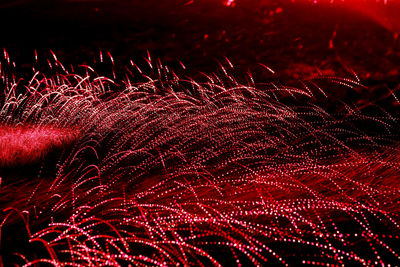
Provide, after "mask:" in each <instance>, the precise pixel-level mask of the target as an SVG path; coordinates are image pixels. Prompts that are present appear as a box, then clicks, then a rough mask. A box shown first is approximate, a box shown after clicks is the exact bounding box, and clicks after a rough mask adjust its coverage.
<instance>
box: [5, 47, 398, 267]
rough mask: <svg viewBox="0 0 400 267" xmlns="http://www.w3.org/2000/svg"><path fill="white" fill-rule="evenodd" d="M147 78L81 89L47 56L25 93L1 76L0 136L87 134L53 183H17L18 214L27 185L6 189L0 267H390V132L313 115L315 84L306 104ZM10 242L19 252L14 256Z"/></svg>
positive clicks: (393, 224) (226, 87)
mask: <svg viewBox="0 0 400 267" xmlns="http://www.w3.org/2000/svg"><path fill="white" fill-rule="evenodd" d="M6 56H7V58H8V54H6ZM101 56H102V57H103V55H101ZM102 59H103V58H102ZM104 60H105V59H104ZM110 60H112V57H111V55H110ZM147 63H148V64H149V67H150V70H152V71H153V74H150V75H145V74H141V73H142V70H141V69H139V68H138V67H137V65H136V64H132V72H133V71H136V73H138V75H140V76H139V77H137V78H127V79H125V80H121V81H118V82H116V81H112V80H110V79H108V78H106V77H98V76H96V75H95V73H94V72H93V69H92V68H91V67H89V66H86V67H84V69H86V71H87V75H86V76H80V75H78V74H75V73H73V72H72V71H67V70H66V68H64V67H61V66H62V65H61V63H60V62H59V61H58V60H57V58H56V57H54V61H50V60H49V66H51V68H52V69H53V70H54V69H59V72H57V73H56V74H53V75H52V76H51V77H50V78H48V77H46V76H44V75H43V74H41V73H36V74H35V75H34V77H33V78H32V79H31V80H30V81H28V82H26V83H25V85H24V88H25V90H23V93H18V91H19V89H18V88H19V87H18V86H17V84H16V83H14V81H15V80H16V79H15V76H14V77H13V76H11V79H10V77H8V76H7V75H6V74H5V73H6V72H2V74H3V77H2V78H3V80H4V81H7V86H5V87H4V96H3V99H2V101H3V102H2V107H1V111H0V120H1V121H2V122H3V124H7V125H14V124H17V123H18V124H20V125H24V124H29V125H56V126H57V127H58V128H66V129H70V128H74V129H79V131H80V135H79V137H78V139H77V140H76V141H75V143H74V145H73V147H72V148H68V151H67V153H64V154H63V155H62V156H61V157H60V159H59V161H58V164H57V170H56V172H55V173H54V174H52V175H50V176H46V177H37V178H35V179H32V180H31V181H29V182H28V183H26V185H24V186H23V188H22V189H23V190H22V192H20V193H19V197H18V199H15V198H11V196H12V194H11V193H10V192H11V191H13V190H16V187H17V186H18V187H19V189H21V185H20V184H18V183H16V182H15V183H13V182H12V181H7V182H8V184H7V183H6V184H5V185H4V186H2V187H1V189H0V190H1V192H2V193H1V195H2V199H1V203H2V209H3V210H2V212H1V215H0V216H1V217H0V218H1V230H2V233H1V237H2V240H1V242H2V243H1V245H2V247H4V246H7V245H8V246H9V247H8V250H4V251H5V252H2V255H1V256H2V260H3V262H5V263H10V262H13V263H17V264H25V265H26V266H31V265H35V264H38V263H48V264H51V265H56V266H57V265H66V266H69V265H71V266H88V265H112V266H124V265H126V264H128V263H130V264H135V265H139V266H148V265H157V266H172V265H203V266H208V265H215V266H218V265H238V266H247V265H256V266H262V265H266V264H281V265H284V266H285V265H292V264H293V265H298V264H310V265H320V266H341V265H347V264H349V265H350V264H358V265H363V266H370V265H384V264H387V265H389V264H393V265H395V264H396V263H398V262H399V260H400V255H399V254H400V250H399V249H398V248H399V246H398V244H399V243H400V242H399V241H400V240H399V238H400V237H399V236H400V232H399V230H400V229H399V227H400V225H399V224H400V217H399V208H398V207H399V197H400V192H399V190H400V184H399V181H400V180H399V179H400V172H399V167H400V166H399V164H400V163H399V161H398V159H399V157H400V151H399V150H398V147H397V146H396V135H395V134H393V133H392V132H393V131H395V129H396V127H398V125H397V119H396V118H394V117H393V116H391V115H390V114H388V113H384V112H382V113H381V114H375V115H374V116H372V115H369V116H367V114H364V113H363V111H362V110H357V109H356V108H351V107H350V106H346V105H344V109H343V110H344V111H343V110H341V111H340V112H339V111H338V112H337V113H336V114H330V113H328V112H326V111H324V110H323V108H321V107H320V106H318V105H316V102H315V101H313V99H314V100H315V98H316V97H317V95H319V96H322V97H324V95H326V96H327V97H328V99H329V92H324V94H321V91H320V90H319V89H317V83H316V82H315V81H312V82H310V87H305V88H304V89H301V88H292V87H285V86H277V85H275V84H272V83H271V84H256V83H254V82H253V81H252V82H250V83H240V82H239V81H237V80H236V79H235V78H234V77H233V76H232V75H230V74H229V72H230V68H231V65H230V64H228V65H229V66H228V67H226V68H225V69H224V71H223V72H224V74H223V75H220V76H218V75H210V76H207V77H206V81H203V82H196V81H193V80H190V79H181V78H179V77H178V75H176V74H175V73H174V72H173V71H171V70H170V69H168V67H165V66H163V65H162V64H161V63H159V62H158V63H155V62H153V61H152V59H151V58H150V56H149V58H148V60H147ZM112 64H114V61H113V60H112ZM113 70H114V67H113ZM113 75H115V73H114V74H113ZM135 79H136V80H135ZM143 80H145V81H143ZM250 80H252V79H250ZM329 80H330V81H332V83H331V86H335V88H341V89H342V90H343V89H344V88H346V89H347V90H351V87H352V86H354V87H356V86H361V85H360V84H359V81H357V80H352V79H344V78H343V79H341V78H337V77H331V78H329ZM136 81H138V82H136ZM19 84H20V86H21V84H22V83H21V82H20V83H19ZM117 84H119V85H117ZM312 84H314V85H315V86H314V88H315V91H313V89H310V88H311V87H312ZM318 88H319V87H318ZM288 99H290V101H289V100H288ZM285 103H286V104H285ZM287 103H290V104H287ZM362 123H369V124H371V125H374V127H375V128H374V129H375V130H376V131H375V132H376V133H375V134H373V133H367V132H365V131H364V130H361V128H360V127H358V125H359V124H361V125H362ZM4 179H6V177H5V178H4ZM21 179H23V178H21ZM21 222H22V223H21ZM20 225H24V227H19V228H16V227H17V226H20ZM13 227H14V228H13ZM7 229H14V230H13V232H10V231H11V230H7ZM15 235H19V236H23V235H25V236H26V240H27V241H26V243H22V242H20V243H18V245H16V246H15V247H13V246H12V241H10V240H12V238H15ZM5 242H10V243H9V244H5ZM24 247H26V248H27V249H25V250H24V249H23V248H24ZM7 253H9V254H7Z"/></svg>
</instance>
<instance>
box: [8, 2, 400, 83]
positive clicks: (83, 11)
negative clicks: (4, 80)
mask: <svg viewBox="0 0 400 267" xmlns="http://www.w3.org/2000/svg"><path fill="white" fill-rule="evenodd" d="M266 2H267V1H263V3H261V1H258V0H242V1H240V0H237V2H236V6H235V7H227V6H225V5H223V3H222V0H197V1H194V2H191V1H188V0H166V1H155V0H146V1H132V0H131V1H128V0H115V1H111V0H103V1H100V0H91V1H90V0H86V1H85V0H81V1H79V0H76V1H67V0H52V1H48V0H39V1H38V0H36V1H33V0H32V1H30V0H25V1H24V0H21V1H15V0H14V1H2V2H1V4H0V21H1V24H0V25H2V27H1V37H0V47H2V48H6V49H7V51H8V52H9V54H10V56H11V59H12V60H15V62H16V66H17V72H18V71H19V73H27V72H26V71H25V70H30V68H31V65H32V63H33V62H34V51H35V49H36V50H37V53H38V55H39V57H42V58H46V57H50V55H51V54H50V52H49V49H51V50H52V51H54V52H55V54H56V55H57V56H58V59H59V60H60V61H61V62H62V63H63V64H66V65H68V64H84V63H86V64H89V65H93V64H94V63H95V62H96V61H99V52H100V50H102V51H103V53H105V52H107V51H109V52H111V54H112V55H113V56H114V58H115V60H116V62H117V66H119V67H120V68H121V69H123V66H125V65H126V64H128V62H129V60H130V59H132V60H134V61H135V62H137V63H139V64H142V63H143V57H145V56H146V55H147V51H149V52H150V54H151V55H152V56H153V57H155V58H160V59H161V60H162V61H163V62H164V63H166V64H168V65H170V66H172V67H173V68H179V64H178V60H181V61H183V62H184V63H185V65H186V66H187V69H188V70H189V72H191V75H196V73H199V72H207V73H209V72H213V71H215V70H216V69H218V68H219V65H218V62H223V61H224V57H227V58H229V59H230V60H231V61H232V63H233V64H234V65H235V67H236V70H237V71H238V72H243V73H245V72H247V71H248V70H249V69H250V70H251V71H254V72H256V73H257V72H259V73H258V74H259V76H260V77H261V79H269V78H270V76H271V75H272V74H271V73H270V72H268V71H265V69H263V68H260V65H259V64H258V63H262V64H265V65H267V66H268V67H270V68H272V69H273V70H275V71H276V73H275V74H274V75H273V76H274V77H275V78H276V77H278V78H282V79H286V80H291V79H293V80H296V79H308V78H311V77H313V76H315V75H321V74H322V75H337V76H345V77H346V76H349V77H354V76H353V71H354V72H355V73H357V74H358V76H359V77H360V78H361V79H362V80H363V81H365V82H366V83H370V84H376V83H390V84H392V85H391V86H394V85H393V84H397V81H398V78H399V68H398V67H399V62H400V61H399V59H400V57H399V55H400V54H399V44H398V41H397V40H396V39H395V38H394V37H393V36H394V32H393V31H390V30H387V29H386V28H384V27H382V26H381V25H380V24H379V23H377V22H376V21H375V20H372V19H371V18H370V17H367V16H365V15H364V14H361V13H359V12H355V11H354V10H352V9H349V8H346V7H343V6H340V5H327V4H317V5H314V4H312V3H306V2H297V3H292V2H290V1H276V0H275V1H268V3H266Z"/></svg>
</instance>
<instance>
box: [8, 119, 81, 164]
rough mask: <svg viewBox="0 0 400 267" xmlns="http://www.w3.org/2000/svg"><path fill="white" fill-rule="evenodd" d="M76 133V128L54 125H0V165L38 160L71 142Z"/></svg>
mask: <svg viewBox="0 0 400 267" xmlns="http://www.w3.org/2000/svg"><path fill="white" fill-rule="evenodd" d="M78 134H79V132H78V131H77V130H76V129H68V128H58V127H55V126H33V125H30V126H0V167H10V166H17V165H24V164H29V163H34V162H38V161H40V160H41V159H43V158H44V157H45V156H46V154H48V153H49V152H51V151H53V150H55V149H60V148H63V147H66V146H68V145H69V144H71V143H72V142H73V141H75V140H76V139H77V137H78Z"/></svg>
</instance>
